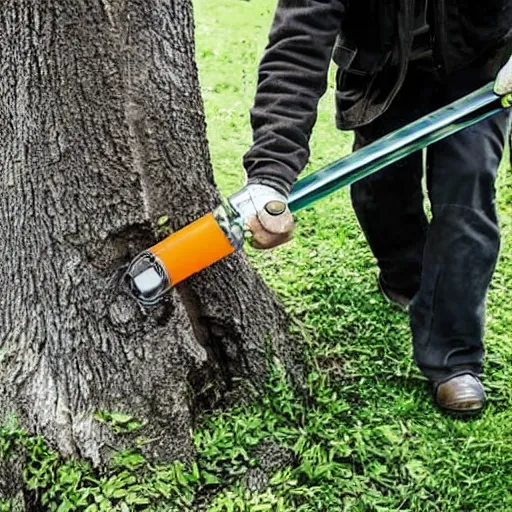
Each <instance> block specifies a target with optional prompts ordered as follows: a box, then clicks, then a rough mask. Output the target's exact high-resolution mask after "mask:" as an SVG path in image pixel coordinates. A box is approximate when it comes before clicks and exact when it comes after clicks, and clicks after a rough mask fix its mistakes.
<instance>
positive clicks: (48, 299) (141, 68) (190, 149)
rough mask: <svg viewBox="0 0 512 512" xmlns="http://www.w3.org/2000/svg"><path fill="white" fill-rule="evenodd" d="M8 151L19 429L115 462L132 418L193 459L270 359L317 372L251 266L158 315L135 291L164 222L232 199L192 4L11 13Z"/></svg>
mask: <svg viewBox="0 0 512 512" xmlns="http://www.w3.org/2000/svg"><path fill="white" fill-rule="evenodd" d="M0 141H1V142H0V144H1V146H0V255H1V258H2V262H1V265H0V290H1V296H0V315H1V323H0V343H1V345H0V351H1V352H0V414H1V416H2V417H5V416H6V415H8V414H14V415H16V416H17V417H18V418H19V419H20V421H21V424H22V425H23V426H24V427H25V428H27V429H28V430H29V431H30V432H38V433H41V434H42V435H44V437H45V438H46V439H48V440H49V441H50V442H51V443H52V444H53V446H54V447H56V448H57V449H58V450H59V451H60V452H61V453H62V454H64V455H76V456H80V457H87V458H89V459H91V460H92V461H93V462H94V463H95V464H97V465H100V466H101V465H102V464H104V463H106V461H107V460H108V457H109V454H110V452H111V450H112V449H117V448H122V444H123V442H125V441H124V440H123V439H122V438H119V437H116V436H113V435H112V433H111V431H110V430H109V429H108V428H106V427H105V426H103V425H102V424H100V423H98V422H97V421H95V420H94V417H93V415H94V413H95V412H96V411H98V410H102V409H106V410H110V411H112V410H114V411H125V412H127V413H129V414H132V415H133V416H135V417H137V418H141V419H144V420H145V421H146V422H147V424H146V427H145V428H144V431H143V432H139V433H138V434H139V435H141V434H142V435H145V436H147V437H148V438H150V439H155V441H154V442H152V443H151V444H150V445H147V446H146V447H145V448H144V449H145V450H146V453H147V454H148V455H150V456H151V457H156V458H158V459H161V460H162V459H163V460H169V459H174V458H177V457H180V458H186V457H190V456H191V454H192V444H191V438H190V429H191V426H192V424H193V417H194V413H195V411H197V409H198V407H201V406H202V405H204V404H211V401H212V399H213V397H215V396H217V397H218V396H222V395H223V393H225V391H226V390H228V389H230V387H231V385H232V379H233V377H247V378H249V379H251V380H252V381H254V382H256V383H261V381H262V380H263V379H264V378H265V374H266V370H267V355H266V349H267V346H270V347H271V349H272V351H273V353H274V354H276V355H277V356H278V357H280V358H281V359H282V360H283V361H284V362H285V364H286V365H287V367H288V368H289V369H290V371H292V372H298V373H296V374H297V375H299V374H300V365H298V366H297V363H296V361H297V360H298V358H297V349H296V348H293V347H294V345H293V343H290V339H289V337H288V334H287V320H286V315H285V314H284V312H283V309H282V307H281V306H280V305H279V303H278V301H277V300H276V299H275V297H274V296H273V295H272V293H271V292H269V290H268V289H267V288H266V286H265V285H264V283H263V282H262V281H261V280H260V278H259V277H258V276H257V275H256V274H255V273H254V272H253V271H252V270H251V268H250V266H249V264H248V263H247V260H246V258H245V257H243V256H242V255H236V256H233V257H231V258H229V259H228V260H227V261H225V262H223V263H220V264H218V265H216V266H215V267H213V268H211V269H208V270H206V271H205V272H204V273H202V274H201V275H199V276H197V277H194V278H192V279H190V280H189V281H188V282H187V283H185V284H183V285H182V286H180V287H179V288H178V289H177V290H174V291H173V292H172V293H171V294H170V295H169V297H168V298H167V300H166V301H165V302H164V303H163V304H161V305H159V306H157V307H155V308H152V309H149V310H145V309H143V308H141V307H139V306H138V305H137V304H136V303H135V302H134V301H133V300H131V299H130V298H129V297H128V295H127V294H126V291H125V290H123V287H122V286H120V285H119V281H120V279H119V278H120V275H121V272H120V271H119V268H121V267H122V266H123V265H126V263H127V262H128V261H129V260H130V259H131V257H132V256H134V255H135V254H136V253H138V252H139V251H140V250H142V249H144V248H146V247H148V246H150V245H152V244H153V243H154V242H155V237H154V234H153V226H154V222H155V220H156V219H157V218H159V217H160V216H161V215H164V214H167V215H168V216H169V218H170V226H171V228H172V230H175V229H178V228H180V227H182V226H183V225H185V224H186V223H188V222H190V221H192V220H193V219H195V218H197V217H198V216H199V215H202V214H204V213H205V212H207V211H209V210H211V209H212V208H213V207H214V206H216V205H217V204H218V199H219V198H218V195H217V192H216V189H215V186H214V183H213V177H212V170H211V167H210V163H209V154H208V149H207V142H206V136H205V127H204V117H203V108H202V101H201V98H200V91H199V85H198V77H197V72H196V67H195V63H194V45H193V22H192V15H191V5H190V1H189V0H180V1H179V2H178V1H176V0H48V1H45V2H40V1H39V0H4V2H2V8H1V9H0ZM205 390H208V391H205ZM13 482H14V480H13V479H12V478H11V481H10V482H6V481H5V479H4V482H3V489H0V490H1V491H3V493H4V495H6V494H9V493H12V492H15V490H16V489H15V488H14V487H15V485H14V483H13ZM1 487H2V484H1V483H0V488H1Z"/></svg>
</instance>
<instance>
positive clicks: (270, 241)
mask: <svg viewBox="0 0 512 512" xmlns="http://www.w3.org/2000/svg"><path fill="white" fill-rule="evenodd" d="M229 201H230V203H231V204H232V205H233V206H234V207H235V208H236V210H237V211H238V212H239V213H240V215H241V216H242V219H243V220H244V222H245V224H246V225H247V227H248V228H249V229H250V230H251V232H252V241H251V245H252V246H253V247H255V248H256V249H271V248H272V247H276V246H278V245H281V244H284V243H285V242H287V241H288V240H290V238H291V237H292V233H293V228H294V227H295V224H294V222H293V217H292V214H291V212H290V210H289V209H288V200H287V198H286V196H284V195H283V194H281V193H279V192H278V191H277V190H275V189H273V188H272V187H269V186H267V185H259V184H249V185H246V186H245V187H244V188H242V189H241V190H239V191H238V192H236V193H235V194H233V195H232V196H231V197H230V198H229Z"/></svg>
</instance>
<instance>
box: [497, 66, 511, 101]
mask: <svg viewBox="0 0 512 512" xmlns="http://www.w3.org/2000/svg"><path fill="white" fill-rule="evenodd" d="M494 92H495V93H496V94H498V95H500V96H505V95H507V94H512V57H510V59H509V60H508V62H507V63H506V64H505V66H503V67H502V68H501V71H500V72H499V73H498V76H497V77H496V82H494Z"/></svg>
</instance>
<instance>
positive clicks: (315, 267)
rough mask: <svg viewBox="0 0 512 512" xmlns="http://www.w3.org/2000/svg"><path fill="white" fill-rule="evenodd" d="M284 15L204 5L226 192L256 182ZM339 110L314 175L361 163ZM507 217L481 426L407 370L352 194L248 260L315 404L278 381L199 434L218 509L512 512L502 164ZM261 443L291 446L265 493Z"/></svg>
mask: <svg viewBox="0 0 512 512" xmlns="http://www.w3.org/2000/svg"><path fill="white" fill-rule="evenodd" d="M275 3H276V2H275V0H252V1H242V0H217V1H216V2H207V1H206V0H196V1H195V8H196V31H197V32H196V34H197V58H198V65H199V70H200V75H201V83H202V91H203V97H204V100H205V105H206V112H207V121H208V136H209V141H210V149H211V153H212V159H213V163H214V167H215V171H216V179H217V182H218V184H219V186H220V188H221V190H222V191H223V192H224V193H225V194H229V193H231V192H233V191H234V190H236V189H237V187H238V186H240V184H241V183H242V182H243V180H244V173H243V170H242V167H241V157H242V155H243V153H244V152H245V151H246V150H247V148H248V146H249V144H250V142H251V132H250V127H249V117H248V111H249V108H250V107H251V104H252V101H253V97H254V91H255V79H256V67H257V63H258V59H259V56H260V55H261V53H262V51H263V48H264V46H265V43H266V37H267V32H268V28H269V25H270V22H271V18H272V13H273V9H274V6H275ZM333 105H334V99H333V94H332V90H330V91H329V92H328V93H327V94H326V96H325V97H324V98H323V100H322V102H321V106H320V113H319V120H318V123H317V126H316V129H315V133H314V136H313V139H312V162H311V167H310V168H318V167H319V166H321V165H322V164H324V163H327V162H328V161H330V160H332V159H335V158H337V157H339V156H341V155H343V154H345V153H347V152H349V151H350V142H351V135H350V134H346V133H340V132H337V131H336V129H335V127H334V122H333V117H334V109H333ZM499 208H500V217H501V225H502V230H503V248H502V254H501V259H500V263H499V267H498V270H497V273H496V275H495V278H494V281H493V286H492V290H491V292H490V296H489V304H488V312H487V318H488V327H487V337H486V341H487V349H488V353H487V359H486V378H485V384H486V387H487V389H488V392H489V399H490V404H489V407H488V408H487V410H486V412H485V413H484V415H483V416H482V417H481V418H480V419H478V420H473V421H456V420H452V419H449V418H446V417H444V416H442V415H441V414H440V413H439V412H437V411H436V410H434V409H433V407H432V404H431V398H430V395H429V393H428V390H427V387H426V385H425V381H424V379H423V378H422V377H421V375H420V373H419V372H418V370H417V369H416V368H415V367H414V365H413V363H412V361H411V340H410V333H409V327H408V319H407V317H406V316H405V315H403V314H402V313H400V312H397V311H395V310H393V309H391V308H390V307H389V306H388V305H387V304H386V303H385V302H384V301H383V299H382V298H381V297H380V296H379V294H378V293H377V291H376V286H375V277H376V270H375V267H374V263H373V259H372V255H371V253H370V252H369V250H368V249H367V247H366V244H365V241H364V239H363V237H362V235H361V232H360V230H359V228H358V225H357V222H356V220H355V216H354V214H353V212H352V210H351V207H350V202H349V197H348V193H347V191H346V190H345V191H342V192H341V193H338V194H336V195H335V196H334V197H332V198H330V199H329V200H328V201H325V200H324V201H323V202H321V203H319V204H317V205H315V206H314V207H313V208H310V209H308V210H307V211H303V212H301V213H300V214H299V215H298V217H297V231H296V237H295V239H294V240H293V241H292V242H291V243H289V244H288V245H287V246H285V247H282V248H279V249H277V250H274V251H272V252H267V253H256V251H250V257H251V259H252V261H253V263H254V265H255V266H256V267H257V268H258V269H259V270H260V271H261V273H262V274H263V275H264V277H265V279H266V280H267V282H268V283H269V284H270V285H271V286H272V287H273V288H274V289H275V290H276V291H277V293H278V294H279V295H280V297H281V298H282V300H283V301H284V303H285V305H286V307H287V309H288V311H289V312H290V314H291V315H293V317H294V318H295V319H296V326H297V329H300V330H301V332H302V333H303V334H304V335H305V336H306V339H307V355H308V359H309V361H310V368H311V370H310V374H309V377H308V388H309V395H310V397H309V401H308V405H307V407H304V406H301V405H299V401H298V400H297V398H296V397H294V395H293V393H292V392H291V391H290V390H289V389H288V387H287V386H286V385H285V384H284V383H283V381H282V379H281V378H280V376H279V372H276V376H275V378H274V379H273V382H272V383H271V384H270V385H269V390H268V394H267V397H266V398H265V400H264V401H263V402H262V403H261V404H258V405H250V406H242V407H238V408H236V409H235V410H231V411H229V412H226V413H225V414H222V415H221V416H218V415H217V416H215V417H212V418H209V419H206V420H205V421H204V423H203V425H202V426H201V428H200V429H199V430H198V432H197V434H196V437H197V445H198V448H199V451H200V454H201V461H200V464H201V466H202V467H204V468H208V470H209V471H210V472H211V473H213V474H216V475H218V478H219V479H220V480H221V481H222V484H223V485H222V486H221V488H222V490H221V491H220V493H219V494H218V496H217V498H216V499H215V500H214V501H213V502H211V503H210V505H209V508H208V510H210V511H212V512H213V511H221V510H226V511H229V510H251V511H259V510H277V511H291V510H297V511H301V512H305V511H331V510H332V511H344V510H346V511H352V510H353V511H359V510H361V511H394V510H403V511H405V510H409V511H422V512H423V511H462V510H464V511H484V510H488V511H493V512H498V511H503V512H505V511H512V346H511V340H512V335H511V334H510V331H511V327H512V300H511V295H510V294H511V292H510V291H509V290H510V288H511V284H512V256H511V254H512V226H511V220H512V219H511V215H512V180H511V178H510V173H509V172H507V169H506V168H505V167H504V168H503V169H502V172H501V174H500V178H499ZM262 441H265V442H266V443H267V444H268V443H274V445H279V446H280V447H281V451H282V453H283V457H282V461H281V463H279V461H278V463H276V464H275V467H274V466H270V467H271V468H272V469H271V471H272V472H273V474H274V476H273V477H272V479H271V481H270V485H269V486H268V488H267V489H266V490H263V491H259V490H258V489H259V488H261V487H262V486H259V485H258V483H257V482H256V483H254V482H252V480H253V479H254V478H256V477H257V475H258V472H257V468H256V469H255V468H252V466H253V465H254V457H255V456H256V455H257V453H258V452H257V450H258V448H257V447H258V445H259V444H260V443H261V442H262ZM255 454H256V455H255ZM287 457H288V458H287ZM283 461H284V462H283ZM254 475H256V477H255V476H254ZM262 478H263V477H262ZM263 479H264V478H263ZM256 480H257V478H256ZM250 489H252V491H251V490H250Z"/></svg>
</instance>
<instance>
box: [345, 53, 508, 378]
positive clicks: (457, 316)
mask: <svg viewBox="0 0 512 512" xmlns="http://www.w3.org/2000/svg"><path fill="white" fill-rule="evenodd" d="M491 80H492V77H491V76H490V74H489V72H488V71H487V69H486V65H485V62H481V63H476V64H475V65H474V66H473V67H472V68H471V69H466V70H463V71H460V72H457V73H455V74H454V75H452V76H450V77H448V78H444V79H441V78H440V77H439V76H438V75H437V74H436V73H435V71H433V70H432V69H429V66H424V65H422V63H411V66H410V69H409V72H408V76H407V78H406V81H405V83H404V86H403V88H402V89H401V91H400V93H399V94H398V96H397V97H396V98H395V100H394V101H393V103H392V105H391V106H390V108H389V110H388V111H387V112H386V113H385V114H384V115H383V116H381V117H380V118H379V119H378V120H376V121H375V122H373V123H372V124H371V125H368V126H365V127H363V128H361V129H358V130H357V131H356V141H355V148H358V147H362V146H364V145H366V144H369V143H370V142H372V141H374V140H376V139H377V138H379V137H381V136H383V135H385V134H386V133H389V132H391V131H393V130H396V129H397V128H399V127H401V126H403V125H405V124H407V123H409V122H411V121H413V120H415V119H417V118H419V117H421V116H423V115H425V114H426V113H428V112H432V111H433V110H435V109H437V108H439V107H441V106H443V105H446V104H448V103H450V102H452V101H454V100H456V99H458V98H460V97H461V96H464V95H465V94H468V93H470V92H472V91H474V90H476V89H477V88H479V87H481V86H482V85H484V84H486V83H488V82H490V81H491ZM509 128H510V115H509V113H508V112H506V113H500V114H498V115H496V116H494V117H492V118H490V119H487V120H485V121H482V122H480V123H478V124H477V125H475V126H473V127H470V128H467V129H465V130H463V131H461V132H459V133H458V134H455V135H453V136H451V137H449V138H447V139H445V140H443V141H440V142H438V143H436V144H434V145H432V146H430V147H429V148H428V149H427V159H426V180H427V189H428V195H429V200H430V203H431V207H432V214H433V217H432V221H431V222H430V224H429V222H428V221H427V217H426V215H425V212H424V208H423V193H422V187H421V181H422V176H423V156H422V153H421V152H418V153H415V154H413V155H411V156H409V157H408V158H406V159H405V160H402V161H401V162H398V163H396V164H393V165H391V166H389V167H388V168H386V169H383V170H382V171H380V172H379V173H377V174H374V175H373V176H370V177H368V178H366V179H364V180H362V181H360V182H358V183H356V184H354V185H353V186H352V189H351V195H352V203H353V206H354V209H355V212H356V215H357V217H358V220H359V223H360V225H361V227H362V229H363V231H364V233H365V235H366V238H367V240H368V242H369V244H370V247H371V249H372V251H373V253H374V255H375V257H376V258H377V261H378V265H379V268H380V271H381V275H382V278H383V280H384V282H385V284H386V285H387V286H389V287H390V288H392V289H393V290H395V291H398V292H401V293H403V294H405V295H407V296H409V297H413V300H412V302H411V306H410V322H411V328H412V334H413V348H414V358H415V361H416V363H417V364H418V366H419V368H420V369H421V371H422V372H423V373H424V374H425V376H427V377H428V378H430V379H432V380H441V379H446V378H447V377H449V376H452V375H455V374H457V373H464V372H471V373H474V374H476V375H478V374H480V373H481V372H482V362H483V356H484V346H483V330H484V317H485V298H486V294H487V290H488V287H489V283H490V281H491V277H492V274H493V272H494V268H495V264H496V260H497V256H498V251H499V246H500V235H499V229H498V222H497V218H496V209H495V179H496V173H497V170H498V166H499V163H500V160H501V157H502V155H503V149H504V145H505V141H506V138H507V132H508V129H509Z"/></svg>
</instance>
